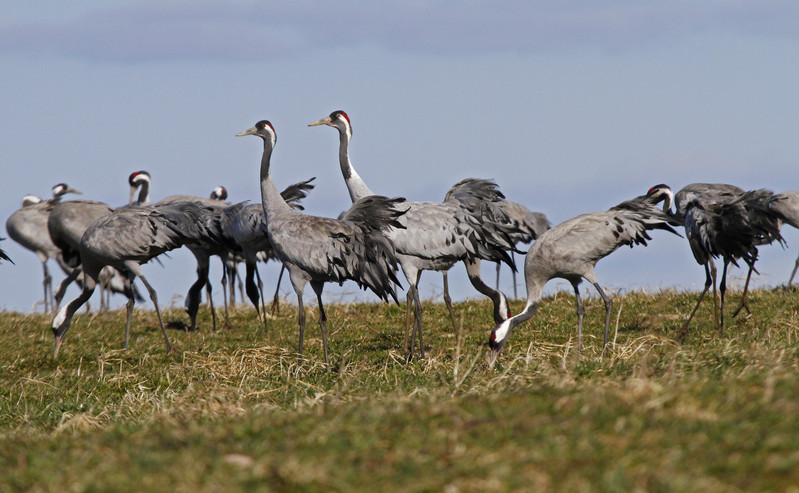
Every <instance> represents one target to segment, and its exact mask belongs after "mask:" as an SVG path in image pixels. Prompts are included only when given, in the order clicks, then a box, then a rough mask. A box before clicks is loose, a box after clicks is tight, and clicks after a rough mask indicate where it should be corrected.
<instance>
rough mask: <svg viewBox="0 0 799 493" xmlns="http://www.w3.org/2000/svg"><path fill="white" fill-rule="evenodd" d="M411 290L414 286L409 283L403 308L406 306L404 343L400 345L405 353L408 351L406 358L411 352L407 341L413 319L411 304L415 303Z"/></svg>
mask: <svg viewBox="0 0 799 493" xmlns="http://www.w3.org/2000/svg"><path fill="white" fill-rule="evenodd" d="M413 290H414V285H413V283H410V286H408V294H407V295H406V296H405V306H406V309H405V339H404V341H403V343H402V347H403V349H404V350H405V351H408V354H407V355H406V358H407V356H408V355H409V354H410V351H411V348H410V346H409V344H410V341H409V340H408V336H409V335H410V333H411V323H412V322H411V321H412V317H413V304H414V303H415V301H414V299H413Z"/></svg>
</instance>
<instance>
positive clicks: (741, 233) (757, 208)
mask: <svg viewBox="0 0 799 493" xmlns="http://www.w3.org/2000/svg"><path fill="white" fill-rule="evenodd" d="M663 187H665V191H666V194H667V196H666V199H665V201H664V203H663V211H664V212H665V213H667V214H668V215H669V216H670V217H671V218H672V220H671V224H672V225H674V226H684V227H685V233H686V238H687V239H688V242H689V244H690V246H691V252H692V253H693V255H694V258H695V259H696V261H697V263H698V264H699V265H702V266H704V268H705V287H704V289H703V290H702V293H701V294H700V295H699V299H698V300H697V302H696V306H694V309H693V310H692V311H691V313H690V315H689V316H688V319H687V320H686V321H685V324H684V325H683V327H682V329H681V330H680V332H679V334H678V337H677V338H678V340H683V339H685V338H686V337H687V336H688V327H689V325H690V324H691V320H693V317H694V314H695V313H696V310H697V309H698V308H699V305H700V304H701V303H702V299H703V298H704V296H705V294H707V291H708V289H709V288H710V286H711V284H712V285H713V292H714V294H713V317H714V323H715V326H716V328H717V329H719V331H720V332H723V331H724V298H725V293H726V291H727V269H728V267H729V264H733V265H735V266H737V265H738V263H737V259H743V261H744V262H745V263H746V264H747V265H748V266H749V269H750V275H751V272H752V271H754V264H755V261H756V260H757V255H758V251H757V246H758V245H762V244H767V243H771V242H773V241H775V240H777V241H779V242H782V236H781V235H780V231H779V229H780V220H781V214H780V213H779V212H778V211H776V210H774V209H771V208H770V207H769V204H770V202H771V201H772V199H773V197H774V193H773V192H771V191H769V190H764V189H760V190H752V191H749V192H746V191H744V190H743V189H741V188H738V187H736V186H734V185H728V184H723V183H692V184H690V185H686V186H685V187H683V188H682V189H680V191H679V192H677V194H676V195H674V194H673V192H672V191H671V189H670V188H668V187H666V186H665V185H664V186H663ZM672 203H673V205H674V208H675V210H674V211H672V210H671V209H672ZM717 257H721V258H722V261H723V267H722V274H721V281H720V282H719V295H720V296H719V299H720V304H719V306H718V307H717V306H716V296H715V291H716V277H717V273H716V266H715V262H714V261H713V259H714V258H717ZM755 272H756V271H755ZM748 280H749V276H747V286H748ZM744 292H746V291H744ZM745 303H746V298H745V297H742V300H741V306H745ZM738 310H740V307H739V308H738ZM738 310H736V313H737V312H738Z"/></svg>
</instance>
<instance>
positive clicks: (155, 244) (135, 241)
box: [52, 202, 209, 357]
mask: <svg viewBox="0 0 799 493" xmlns="http://www.w3.org/2000/svg"><path fill="white" fill-rule="evenodd" d="M207 214H208V208H207V207H204V206H203V205H202V204H199V203H196V202H178V203H174V204H165V205H162V206H160V207H150V206H134V207H127V208H120V209H117V210H115V211H114V212H112V213H111V214H108V215H106V216H103V217H101V218H99V219H97V220H96V221H95V222H93V223H92V224H91V226H89V228H88V229H87V230H86V232H85V233H84V235H83V237H82V238H81V242H80V257H81V262H82V264H83V269H84V276H85V279H84V285H83V291H82V292H81V294H80V295H79V296H78V297H77V298H75V299H74V300H72V301H70V302H69V303H67V304H66V305H64V306H63V307H62V308H61V310H59V312H58V313H57V314H56V316H55V317H54V318H53V323H52V330H53V335H54V337H55V344H54V345H55V348H54V352H53V356H54V357H57V356H58V352H59V349H60V347H61V343H62V341H63V337H64V334H65V333H66V331H67V330H68V329H69V326H70V323H71V321H72V317H73V315H74V314H75V312H76V311H77V309H78V308H80V306H81V305H83V304H84V303H85V302H86V301H88V299H89V298H90V297H91V295H92V293H93V292H94V289H95V286H96V284H97V281H98V277H99V274H100V271H101V270H102V268H103V267H105V266H111V267H114V268H116V269H118V270H120V271H122V272H124V273H125V274H126V275H127V276H128V278H129V279H130V280H131V282H132V281H133V278H134V277H136V276H138V277H139V278H140V279H141V281H142V283H144V286H145V287H146V288H147V291H148V292H149V295H150V300H151V301H152V302H153V305H154V306H155V311H156V314H157V316H158V321H159V323H160V325H161V332H162V333H163V335H164V341H165V343H166V347H167V352H168V353H172V352H173V351H174V350H173V348H172V345H171V344H170V342H169V337H168V336H167V333H166V328H165V327H164V323H163V319H162V318H161V311H160V309H159V307H158V298H157V295H156V292H155V290H154V289H153V287H152V286H151V285H150V283H149V282H148V281H147V279H146V278H145V277H144V275H143V273H142V270H141V264H143V263H145V262H147V261H148V260H150V259H152V258H154V257H156V256H157V255H160V254H162V253H164V252H167V251H169V250H173V249H175V248H178V247H180V246H182V245H184V244H186V243H189V242H192V241H197V238H199V237H202V236H205V235H208V234H209V233H208V232H207V231H206V224H207V220H206V217H205V216H206V215H207ZM131 285H132V284H131ZM133 304H134V298H133V296H129V297H128V304H127V324H126V327H125V347H127V345H128V336H129V333H130V318H131V314H132V311H133Z"/></svg>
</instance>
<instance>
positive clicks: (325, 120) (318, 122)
mask: <svg viewBox="0 0 799 493" xmlns="http://www.w3.org/2000/svg"><path fill="white" fill-rule="evenodd" d="M332 122H333V120H331V119H330V117H329V116H326V117H324V118H322V119H321V120H316V121H315V122H313V123H309V124H308V126H309V127H315V126H317V125H330V124H331V123H332Z"/></svg>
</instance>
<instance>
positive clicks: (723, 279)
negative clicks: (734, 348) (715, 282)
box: [719, 259, 730, 335]
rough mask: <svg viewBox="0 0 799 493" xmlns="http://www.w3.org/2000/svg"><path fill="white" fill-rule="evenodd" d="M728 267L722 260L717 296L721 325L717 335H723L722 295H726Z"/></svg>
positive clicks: (727, 263) (726, 262)
mask: <svg viewBox="0 0 799 493" xmlns="http://www.w3.org/2000/svg"><path fill="white" fill-rule="evenodd" d="M729 265H730V262H729V261H728V260H727V259H724V266H723V267H722V268H721V282H720V283H719V294H720V295H721V296H720V297H721V305H720V309H719V315H720V318H721V324H720V325H719V335H724V295H725V294H726V293H727V268H728V267H729Z"/></svg>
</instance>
